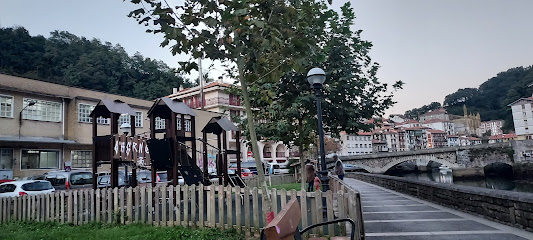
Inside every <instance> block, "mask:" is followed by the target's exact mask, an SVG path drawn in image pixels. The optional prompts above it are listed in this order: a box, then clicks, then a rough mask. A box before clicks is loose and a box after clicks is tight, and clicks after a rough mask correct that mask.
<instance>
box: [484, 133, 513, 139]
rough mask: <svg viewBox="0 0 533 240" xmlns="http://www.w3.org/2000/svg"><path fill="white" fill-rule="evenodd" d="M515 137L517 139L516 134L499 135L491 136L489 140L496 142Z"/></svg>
mask: <svg viewBox="0 0 533 240" xmlns="http://www.w3.org/2000/svg"><path fill="white" fill-rule="evenodd" d="M515 137H516V134H515V133H509V134H499V135H494V136H490V137H489V139H490V140H496V139H509V138H515Z"/></svg>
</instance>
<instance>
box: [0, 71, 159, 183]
mask: <svg viewBox="0 0 533 240" xmlns="http://www.w3.org/2000/svg"><path fill="white" fill-rule="evenodd" d="M100 99H109V100H120V101H122V102H125V103H128V104H129V105H130V106H131V107H132V108H133V110H134V111H135V113H136V119H135V123H130V117H129V116H127V115H124V116H121V117H120V119H119V120H118V121H119V126H120V124H122V123H130V124H131V125H133V124H135V127H136V132H137V133H138V134H142V133H146V135H147V136H148V135H149V131H150V130H149V125H150V124H149V120H148V119H147V115H146V114H147V111H148V110H149V108H150V106H151V105H152V102H151V101H146V100H141V99H135V98H130V97H125V96H119V95H113V94H107V93H102V92H97V91H91V90H86V89H81V88H75V87H69V86H64V85H59V84H54V83H49V82H44V81H38V80H32V79H27V78H20V77H14V76H10V75H4V74H0V175H3V176H0V178H1V177H3V178H12V177H26V176H33V175H38V174H43V173H45V172H47V171H51V170H58V169H64V166H65V163H66V162H67V163H68V164H69V165H71V166H72V168H82V169H83V168H87V169H89V168H90V167H91V162H92V124H91V121H92V119H91V118H90V117H89V114H90V113H91V111H92V109H93V108H94V107H95V105H96V104H97V103H98V101H99V100H100ZM98 124H101V125H109V119H98ZM109 133H110V129H109V128H107V127H99V128H98V134H99V135H106V134H109Z"/></svg>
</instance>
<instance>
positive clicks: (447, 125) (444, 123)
mask: <svg viewBox="0 0 533 240" xmlns="http://www.w3.org/2000/svg"><path fill="white" fill-rule="evenodd" d="M422 126H424V127H428V128H431V129H436V130H441V131H444V132H446V134H448V135H454V134H455V124H454V123H453V122H452V121H450V120H442V119H433V120H428V121H425V122H424V123H423V124H422Z"/></svg>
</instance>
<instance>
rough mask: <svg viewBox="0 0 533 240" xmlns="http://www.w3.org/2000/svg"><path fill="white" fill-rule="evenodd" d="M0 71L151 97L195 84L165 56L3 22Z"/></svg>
mask: <svg viewBox="0 0 533 240" xmlns="http://www.w3.org/2000/svg"><path fill="white" fill-rule="evenodd" d="M0 73H5V74H10V75H16V76H21V77H28V78H32V79H38V80H44V81H49V82H54V83H59V84H64V85H70V86H76V87H82V88H86V89H92V90H98V91H102V92H108V93H113V94H120V95H124V96H130V97H136V98H142V99H147V100H151V99H154V98H157V97H162V96H166V95H168V94H170V93H171V92H172V88H173V87H179V86H183V87H185V88H186V87H190V86H192V84H191V83H190V82H188V81H186V80H185V79H183V78H182V77H181V76H180V75H178V74H177V71H176V69H173V68H170V67H169V66H167V65H166V64H165V63H164V62H162V61H159V60H152V59H150V58H144V57H143V56H142V55H141V54H140V53H136V54H135V55H133V56H128V54H127V53H126V51H125V50H124V48H122V47H121V46H120V45H118V44H117V45H112V44H111V43H109V42H104V43H103V42H101V41H100V40H98V39H92V40H89V39H86V38H84V37H78V36H76V35H74V34H71V33H69V32H65V31H54V32H51V36H50V37H49V38H45V37H43V36H31V35H30V34H29V32H28V31H27V30H26V29H25V28H22V27H15V28H0Z"/></svg>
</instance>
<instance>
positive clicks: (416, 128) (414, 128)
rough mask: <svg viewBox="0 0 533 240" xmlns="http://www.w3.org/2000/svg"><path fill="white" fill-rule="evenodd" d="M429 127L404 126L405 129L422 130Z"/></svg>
mask: <svg viewBox="0 0 533 240" xmlns="http://www.w3.org/2000/svg"><path fill="white" fill-rule="evenodd" d="M424 129H429V128H428V127H411V128H405V130H424Z"/></svg>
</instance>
